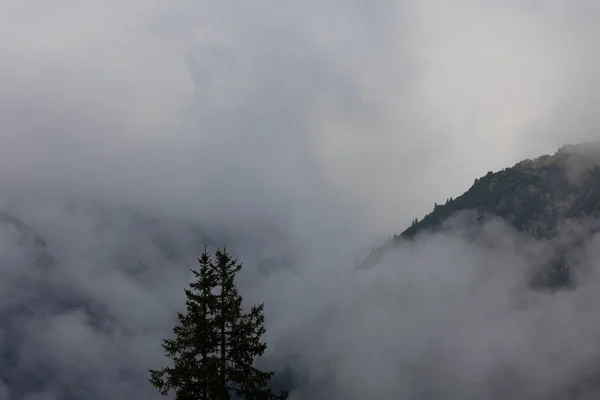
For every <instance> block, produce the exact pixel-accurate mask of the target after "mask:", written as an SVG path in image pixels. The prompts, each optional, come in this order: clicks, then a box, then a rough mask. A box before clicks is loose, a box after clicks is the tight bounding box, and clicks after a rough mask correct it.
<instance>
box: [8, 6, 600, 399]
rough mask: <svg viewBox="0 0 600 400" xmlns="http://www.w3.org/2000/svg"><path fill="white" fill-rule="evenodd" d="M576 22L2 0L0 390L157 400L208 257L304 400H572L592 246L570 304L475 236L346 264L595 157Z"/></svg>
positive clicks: (431, 241)
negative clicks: (481, 180)
mask: <svg viewBox="0 0 600 400" xmlns="http://www.w3.org/2000/svg"><path fill="white" fill-rule="evenodd" d="M599 13H600V10H599V9H598V5H597V4H596V2H593V1H587V0H586V1H579V2H576V3H574V2H567V1H559V0H556V1H549V2H545V3H544V4H538V3H535V2H523V1H508V2H503V3H502V4H497V5H490V4H488V3H485V2H482V1H475V0H473V1H459V2H447V1H442V0H439V1H438V0H433V1H430V2H426V3H424V2H418V1H412V0H410V1H409V0H407V1H400V2H392V1H385V0H382V1H373V2H369V4H366V3H364V2H358V1H344V2H342V1H337V0H333V1H330V2H325V3H324V2H316V1H312V0H311V1H304V2H295V3H282V2H275V1H271V0H260V1H255V2H253V3H252V4H245V3H242V2H233V1H232V2H222V1H221V2H218V1H205V2H202V3H198V2H193V1H179V2H174V3H169V4H168V5H165V4H164V3H162V2H158V1H137V0H135V1H129V2H127V3H126V4H124V3H123V2H116V1H104V2H95V3H94V2H92V3H85V4H79V3H77V4H75V3H73V2H71V1H66V0H64V1H63V0H61V1H58V2H53V4H52V6H49V5H46V4H42V3H39V4H26V3H24V2H19V1H13V0H7V1H4V2H2V4H0V37H2V39H0V52H1V54H2V57H1V58H2V61H0V85H1V86H2V93H0V120H1V122H0V124H1V125H0V140H1V146H0V187H2V194H1V196H2V199H1V204H2V209H3V210H4V211H5V212H7V213H8V214H9V215H11V216H14V217H17V218H18V219H19V221H22V222H23V223H24V225H23V226H21V225H19V224H18V223H17V224H15V222H14V221H12V220H10V219H8V220H3V221H4V222H2V224H1V226H2V229H1V232H0V233H1V235H0V239H1V245H0V249H2V274H3V280H2V284H1V285H2V288H3V293H2V299H3V306H2V307H0V308H1V310H2V315H3V316H4V317H3V320H4V321H5V322H3V323H2V327H1V328H2V330H3V331H4V332H5V334H3V340H4V347H5V348H7V349H11V351H9V354H8V355H7V357H6V359H5V360H4V361H1V362H2V365H1V368H2V371H10V370H12V371H13V372H12V373H6V374H5V375H4V376H3V380H4V381H5V383H4V384H3V385H0V397H2V396H1V394H3V392H2V390H5V391H6V392H7V393H8V392H10V393H11V396H12V397H13V398H19V399H20V398H29V399H55V398H69V399H79V398H86V399H88V398H94V396H96V397H97V398H111V399H119V398H144V399H146V398H152V397H151V396H153V395H155V393H154V392H153V390H152V388H149V387H148V384H147V383H146V382H145V379H146V370H147V368H151V367H156V366H158V365H160V363H162V362H163V361H164V359H163V357H162V354H161V352H160V348H159V339H160V337H161V336H163V335H165V334H167V333H168V330H169V328H170V325H171V324H172V323H173V322H174V321H173V317H174V315H175V312H176V311H177V310H178V309H179V307H180V305H181V304H182V300H183V299H182V291H181V289H182V288H183V286H184V285H185V284H186V282H187V280H188V278H189V276H188V275H187V270H188V268H189V267H190V263H192V264H193V261H194V260H195V257H196V256H197V255H198V252H199V251H201V250H202V248H203V245H204V243H208V244H209V246H212V247H214V246H221V245H223V244H231V245H232V248H233V250H234V251H235V252H236V253H237V254H236V255H238V256H239V257H240V259H241V260H242V261H246V262H247V269H246V270H245V272H244V274H243V277H242V278H243V279H242V282H241V285H242V287H243V290H244V293H245V295H246V297H247V299H248V300H249V301H263V300H265V301H266V302H267V309H268V313H269V333H268V335H269V343H270V344H272V346H271V350H272V352H271V353H270V355H269V358H270V359H271V360H276V361H273V362H275V363H279V361H278V360H279V359H281V360H283V361H281V363H280V364H281V365H285V364H286V361H285V360H289V359H295V360H297V362H295V363H294V369H295V371H296V372H295V373H296V375H297V376H303V378H302V379H300V378H298V379H300V380H301V381H302V382H304V383H303V384H298V389H297V391H296V392H295V394H294V395H295V396H300V398H304V397H306V396H308V398H317V396H321V397H323V398H332V397H333V398H335V396H340V398H353V397H352V396H354V398H367V397H373V396H375V394H377V395H380V396H382V397H385V396H394V397H398V396H401V395H402V394H405V395H406V396H409V395H412V396H415V397H416V398H419V396H420V398H438V397H439V396H440V394H441V393H445V394H446V395H445V396H444V397H445V398H447V397H449V396H451V395H452V396H455V397H456V398H469V396H474V394H477V395H479V397H476V398H486V396H488V398H494V397H492V396H497V395H498V393H503V392H502V391H503V390H513V392H510V393H512V394H513V395H514V396H515V397H514V398H518V396H522V397H523V398H535V396H538V397H539V398H544V395H545V394H546V393H550V392H549V391H550V388H552V389H554V386H553V385H555V386H556V387H557V390H563V389H564V388H565V387H567V386H569V385H570V383H571V382H576V381H578V377H579V375H578V374H580V373H581V374H582V375H584V374H585V373H586V371H593V370H594V369H593V368H592V367H590V365H592V366H593V365H594V363H595V357H596V353H595V352H594V351H593V348H592V347H593V346H592V343H593V339H594V335H595V332H596V328H595V326H594V324H593V317H592V313H593V310H592V305H593V304H594V295H593V292H594V290H593V288H594V282H595V281H594V279H595V278H594V277H595V272H594V271H595V267H594V262H593V259H594V258H593V255H594V254H595V252H596V247H595V244H594V243H595V241H592V242H590V243H592V244H590V245H589V248H587V249H586V250H585V251H583V250H582V253H581V255H580V258H579V259H578V260H576V262H575V264H577V265H578V266H582V267H581V268H582V271H586V272H585V273H584V272H582V276H584V277H586V278H580V281H581V284H580V286H578V288H577V289H576V290H574V291H565V292H559V293H555V294H550V293H535V292H531V291H529V289H527V288H526V285H525V283H524V281H525V277H526V276H527V271H528V269H529V268H531V265H534V264H536V263H538V264H539V263H542V261H543V257H544V256H545V255H546V254H547V253H548V252H547V251H544V248H542V249H540V248H539V246H542V247H543V246H547V245H548V244H541V245H540V244H534V243H528V242H527V243H521V241H522V240H524V239H523V238H521V237H518V235H516V234H515V233H514V232H511V231H510V230H507V229H506V228H498V227H497V226H496V225H494V226H495V227H488V228H486V229H487V230H486V231H485V232H486V233H485V235H484V237H488V238H489V239H490V241H491V242H501V243H504V244H503V246H505V248H502V249H498V248H495V247H493V246H492V247H491V248H490V246H489V243H477V244H473V243H472V242H470V241H469V240H466V239H464V238H463V237H462V236H461V235H460V234H457V235H449V236H448V235H443V236H434V237H430V238H428V239H426V240H423V241H422V242H419V243H418V244H416V245H411V246H403V247H401V248H400V249H399V250H398V252H397V254H394V255H393V256H390V258H388V259H386V260H384V261H382V264H381V265H378V266H376V268H373V269H372V270H369V271H355V270H354V269H353V267H354V264H355V263H356V262H357V261H360V258H361V257H362V256H364V254H365V253H366V251H368V250H370V248H371V245H372V244H375V243H381V242H382V240H383V239H384V238H387V236H388V235H391V234H393V233H394V232H396V230H398V229H402V228H403V227H404V226H405V225H406V224H407V223H408V221H410V220H412V219H413V218H414V217H415V216H418V215H422V214H423V213H425V212H428V211H429V209H430V206H431V205H432V204H433V202H434V201H437V202H440V201H443V200H445V198H447V197H449V196H456V195H457V194H460V192H461V191H462V190H464V189H465V188H467V187H468V186H469V184H470V183H471V182H472V180H473V179H474V178H475V177H477V176H478V175H481V174H483V173H485V172H487V170H492V169H499V168H503V167H505V166H507V165H510V164H512V163H514V162H517V161H519V160H520V159H523V158H525V157H534V156H537V155H539V154H540V153H543V152H551V151H554V150H555V149H556V148H558V147H559V146H560V145H562V144H563V143H565V142H577V141H582V140H588V139H593V138H595V135H596V132H595V129H596V126H597V123H598V117H597V115H596V114H597V113H596V112H595V108H594V107H595V104H596V103H597V97H598V94H599V90H598V89H599V87H598V83H597V80H596V79H594V78H595V71H596V70H597V67H598V56H597V52H596V51H595V48H596V43H595V42H596V38H597V37H598V32H597V29H598V28H597V26H596V25H597V24H595V23H594V21H595V20H596V18H595V17H597V16H598V14H599ZM28 229H30V231H29V230H28ZM498 229H500V231H498ZM463 233H464V232H463ZM36 235H37V236H36ZM565 236H568V235H567V234H566V233H565ZM24 238H25V239H24ZM38 239H40V240H41V241H40V240H38ZM530 253H532V254H530ZM536 257H537V258H536ZM539 257H541V258H539ZM281 266H284V267H286V268H287V267H289V270H288V269H286V270H285V271H283V272H281V271H280V272H276V273H274V272H273V271H274V270H277V269H278V267H279V269H280V268H281ZM265 274H266V276H267V278H265V276H264V275H265ZM32 288H33V289H32ZM509 294H510V296H516V297H508V296H509ZM515 298H516V299H518V301H516V300H513V299H515ZM588 300H589V302H588ZM515 301H516V303H515ZM561 317H562V318H561ZM100 322H101V323H100ZM98 324H99V325H98ZM549 331H551V332H554V333H553V334H548V332H549ZM482 341H485V342H482ZM488 343H491V344H492V345H491V346H488ZM579 344H581V346H579ZM86 349H87V350H86ZM588 350H589V351H588ZM584 353H585V354H584ZM553 357H557V358H559V359H560V360H559V361H555V359H554V358H553ZM454 360H457V361H456V363H454V362H453V361H454ZM280 364H278V365H280ZM15 366H16V367H15ZM303 366H304V367H303ZM588 367H589V368H588ZM303 368H304V369H305V370H306V371H307V372H304V370H303ZM561 374H562V375H561ZM584 380H585V379H584ZM588 381H593V378H590V379H589V380H588ZM506 382H512V383H511V384H507V383H506ZM425 383H428V384H425ZM544 383H548V385H547V386H544ZM563 384H564V385H563ZM494 385H498V387H496V386H494ZM519 385H522V389H519V388H521V386H519ZM561 385H562V386H561ZM565 385H566V386H565ZM505 386H509V387H508V388H506V387H505ZM491 388H492V389H491ZM493 388H495V389H493ZM488 390H489V391H490V392H487V391H488ZM564 390H571V389H564ZM572 390H576V389H572ZM586 393H587V392H586ZM311 394H312V395H313V396H314V397H311ZM24 396H29V397H24ZM60 396H62V397H60ZM328 396H329V397H328ZM528 396H529V397H528ZM474 398H475V397H474Z"/></svg>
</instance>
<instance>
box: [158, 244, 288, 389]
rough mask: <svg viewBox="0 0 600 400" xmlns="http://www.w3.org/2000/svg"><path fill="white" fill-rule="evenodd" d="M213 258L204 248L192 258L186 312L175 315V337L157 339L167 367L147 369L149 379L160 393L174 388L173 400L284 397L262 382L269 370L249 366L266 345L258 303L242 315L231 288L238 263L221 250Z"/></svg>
mask: <svg viewBox="0 0 600 400" xmlns="http://www.w3.org/2000/svg"><path fill="white" fill-rule="evenodd" d="M215 260H216V262H213V260H212V257H211V255H210V254H209V253H207V251H206V249H205V250H204V252H203V253H202V255H201V256H200V258H198V262H199V264H200V268H199V269H198V270H192V273H193V274H194V276H195V278H196V280H195V281H194V282H193V283H191V284H190V287H189V289H185V295H186V309H187V312H186V313H185V314H183V313H178V318H179V324H178V325H177V326H175V327H174V328H173V333H174V336H175V337H174V338H172V339H164V340H163V348H164V350H165V352H166V355H167V356H168V357H169V358H171V359H172V362H173V365H172V366H168V367H164V368H162V369H159V370H150V376H151V377H150V382H151V383H152V384H153V385H154V386H155V387H156V388H157V389H158V390H159V391H160V393H161V394H162V395H167V394H168V393H169V392H171V391H174V392H175V399H176V400H200V399H201V400H229V399H232V398H235V399H244V400H263V399H264V400H267V399H280V400H284V399H287V397H288V392H283V393H280V394H275V393H273V392H272V391H271V389H270V388H269V386H268V385H269V381H270V380H271V378H272V377H273V375H274V372H264V371H261V370H259V369H257V368H256V367H255V366H254V360H255V358H256V357H259V356H261V355H262V354H263V353H264V352H265V350H266V348H267V345H266V343H264V342H262V341H261V337H262V335H263V334H264V333H265V328H264V321H265V318H264V304H259V305H255V306H253V307H252V308H251V309H250V311H249V312H247V313H244V312H243V310H242V297H241V296H240V295H239V293H238V291H237V288H236V286H235V277H236V274H237V273H238V272H239V271H240V270H241V268H242V264H241V263H238V262H237V260H235V259H232V258H231V256H230V255H229V254H228V253H227V249H226V248H224V249H223V250H221V249H218V250H217V251H216V253H215Z"/></svg>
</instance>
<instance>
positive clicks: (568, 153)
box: [363, 142, 600, 284]
mask: <svg viewBox="0 0 600 400" xmlns="http://www.w3.org/2000/svg"><path fill="white" fill-rule="evenodd" d="M461 213H462V214H469V215H470V217H469V218H470V219H471V220H474V221H485V220H488V219H489V217H500V218H502V219H504V220H505V221H507V222H508V223H509V224H510V225H511V226H512V227H514V228H515V229H517V230H518V231H520V232H522V233H525V234H527V235H530V236H531V237H533V238H536V239H540V240H551V239H552V238H554V237H555V236H556V235H557V234H558V232H559V229H560V227H561V226H563V225H564V224H565V223H566V222H567V221H582V220H586V221H593V220H596V219H597V218H598V216H600V142H594V143H582V144H578V145H566V146H563V147H561V148H560V149H559V150H558V151H557V152H556V153H555V154H554V155H543V156H540V157H538V158H536V159H534V160H524V161H521V162H519V163H517V164H515V165H514V166H512V167H509V168H505V169H503V170H501V171H498V172H496V173H493V172H491V171H490V172H488V173H487V174H486V175H485V176H483V177H481V178H479V179H475V182H474V184H473V185H472V186H471V188H470V189H469V190H467V191H466V192H465V193H464V194H463V195H461V196H460V197H457V198H456V199H448V200H447V201H446V203H445V204H443V205H437V204H436V205H435V206H434V209H433V211H432V212H431V213H429V214H428V215H426V216H425V217H424V218H422V219H421V220H415V221H414V222H413V224H412V225H411V226H410V227H408V228H407V229H406V230H404V231H403V232H402V233H401V234H400V235H395V236H394V237H393V239H392V240H390V242H388V243H386V244H385V245H383V246H382V247H380V248H379V249H377V250H375V251H374V252H373V253H372V254H371V255H370V256H369V257H368V258H367V260H366V261H365V263H364V264H363V266H370V265H373V264H374V263H376V262H377V260H378V259H379V258H380V257H381V255H382V254H384V253H385V251H386V250H387V249H389V248H390V247H394V246H395V245H397V244H398V243H400V242H403V241H406V240H412V239H414V238H416V237H418V236H419V235H421V234H423V233H426V232H437V231H439V230H442V229H444V227H445V224H446V222H447V221H448V220H449V219H450V218H451V217H453V216H456V215H458V214H461ZM558 258H559V259H563V258H564V257H563V256H560V257H558ZM564 263H565V262H564V261H557V262H556V263H555V267H556V268H559V269H561V270H565V265H564ZM546 272H547V271H546ZM563 275H564V274H563ZM567 280H568V278H567V277H565V276H561V277H560V278H556V279H554V280H553V281H555V283H560V284H564V283H565V282H566V281H567ZM548 284H549V283H548Z"/></svg>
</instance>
